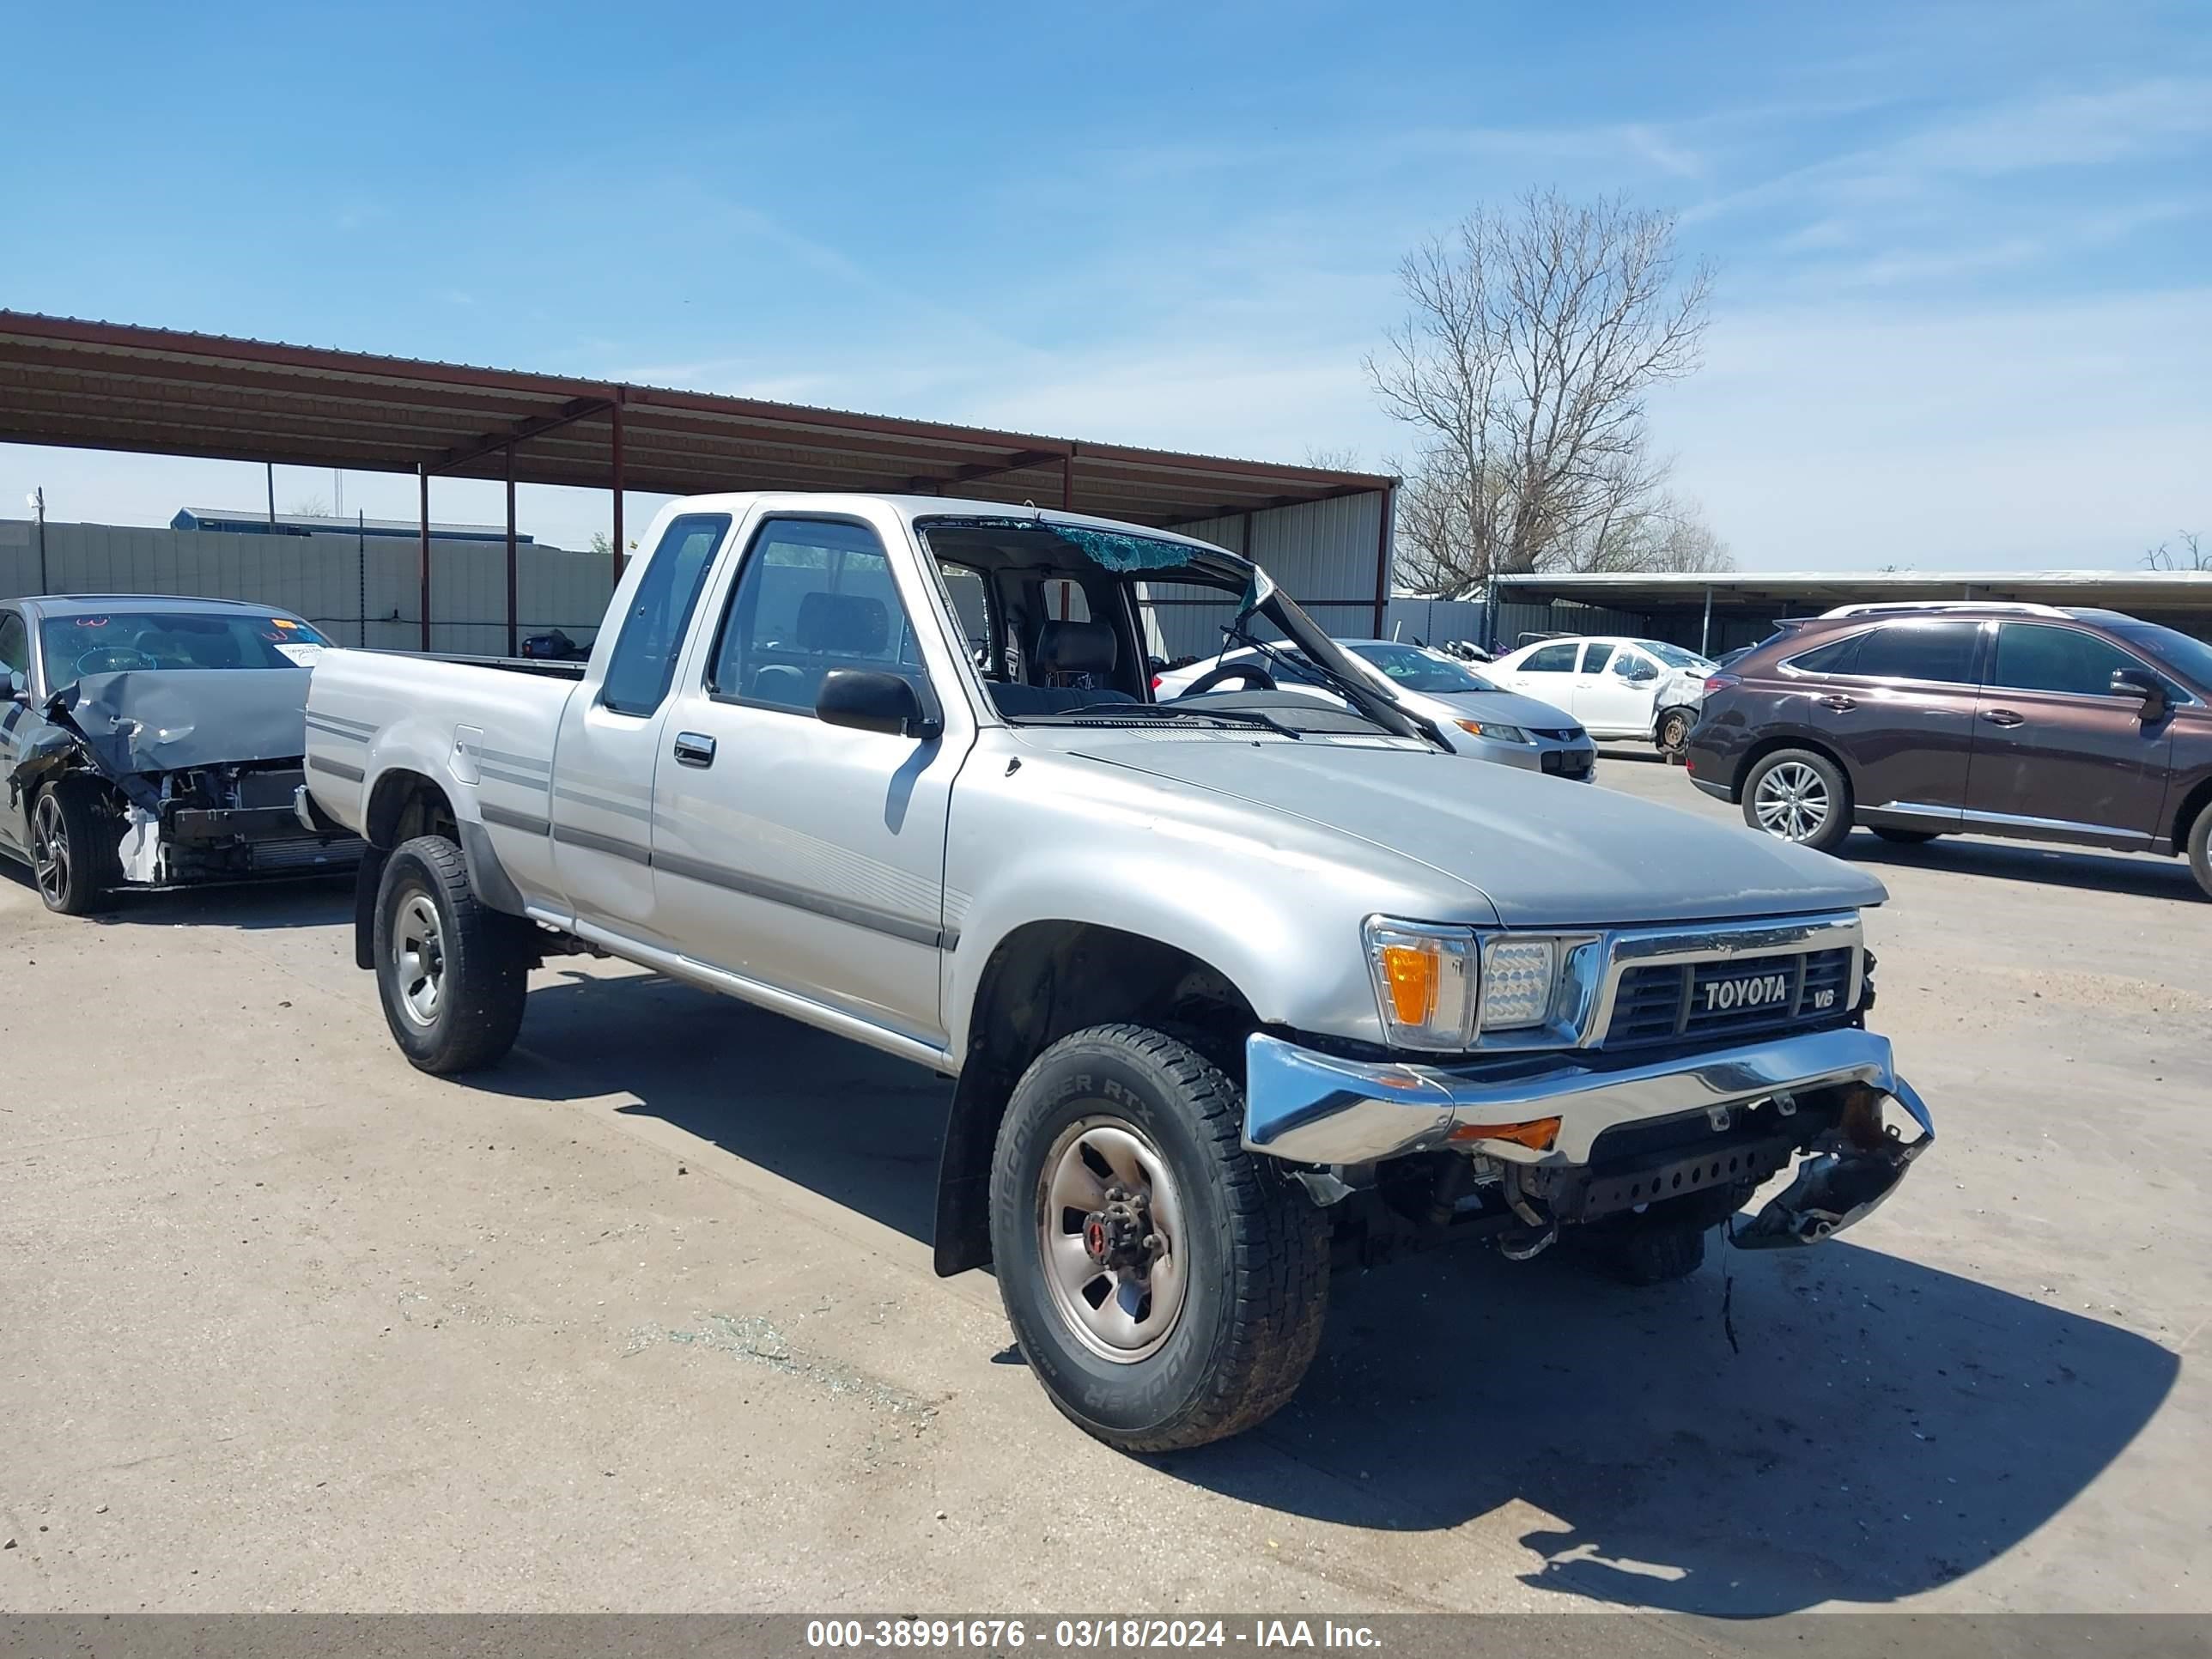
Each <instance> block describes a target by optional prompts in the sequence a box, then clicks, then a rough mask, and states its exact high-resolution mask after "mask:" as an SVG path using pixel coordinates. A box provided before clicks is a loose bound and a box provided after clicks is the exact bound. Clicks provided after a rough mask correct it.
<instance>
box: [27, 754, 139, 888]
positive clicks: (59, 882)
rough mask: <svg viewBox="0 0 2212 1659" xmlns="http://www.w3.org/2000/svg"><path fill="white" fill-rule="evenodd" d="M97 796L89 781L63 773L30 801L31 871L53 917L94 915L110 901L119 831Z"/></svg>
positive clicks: (117, 870)
mask: <svg viewBox="0 0 2212 1659" xmlns="http://www.w3.org/2000/svg"><path fill="white" fill-rule="evenodd" d="M101 797H102V792H101V790H100V786H99V785H98V784H96V783H94V781H92V780H91V779H89V778H83V777H64V778H57V779H56V780H55V781H53V782H52V783H51V784H48V785H47V786H46V787H45V788H44V789H41V790H40V792H39V794H38V798H37V799H35V800H33V802H32V803H31V873H32V874H33V876H34V877H36V878H37V879H38V884H39V896H40V898H41V899H42V900H44V901H45V902H46V908H47V909H49V910H52V911H53V912H54V913H55V914H56V915H64V916H89V915H96V914H97V913H99V912H100V911H102V910H105V909H106V908H108V907H109V906H110V905H111V904H112V903H113V902H115V888H116V884H118V882H120V881H121V880H122V879H123V866H122V861H121V859H120V856H119V854H118V848H119V847H120V845H121V842H122V839H123V829H122V826H121V824H120V823H118V821H117V820H116V819H115V818H113V817H110V816H109V815H108V814H107V813H106V812H105V811H103V810H102V808H103V806H104V805H105V802H104V801H103V799H102V798H101Z"/></svg>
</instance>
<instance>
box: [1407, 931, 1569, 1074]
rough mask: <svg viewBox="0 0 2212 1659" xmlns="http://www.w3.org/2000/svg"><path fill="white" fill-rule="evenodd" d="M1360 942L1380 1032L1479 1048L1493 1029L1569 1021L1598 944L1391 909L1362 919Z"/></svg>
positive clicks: (1419, 1043)
mask: <svg viewBox="0 0 2212 1659" xmlns="http://www.w3.org/2000/svg"><path fill="white" fill-rule="evenodd" d="M1366 941H1367V966H1368V970H1369V972H1370V974H1371V975H1373V976H1374V980H1375V1002H1376V1008H1377V1009H1378V1011H1379V1012H1381V1014H1382V1017H1383V1035H1384V1036H1386V1037H1387V1038H1388V1039H1389V1042H1391V1043H1393V1044H1395V1045H1396V1046H1398V1047H1401V1048H1426V1049H1438V1050H1444V1051H1448V1052H1458V1051H1460V1050H1463V1049H1468V1048H1478V1047H1480V1046H1481V1040H1482V1038H1483V1036H1485V1035H1486V1034H1489V1033H1492V1032H1498V1033H1503V1032H1510V1031H1528V1030H1535V1029H1536V1028H1538V1027H1548V1026H1552V1025H1554V1024H1559V1023H1561V1022H1563V1021H1564V1022H1567V1023H1569V1024H1571V1022H1572V1021H1573V1020H1574V1019H1575V1018H1577V1010H1578V1009H1579V1008H1580V1007H1581V1006H1582V1004H1583V1000H1585V998H1584V997H1583V995H1582V994H1581V993H1582V992H1586V991H1587V990H1588V988H1589V987H1588V983H1587V981H1589V976H1590V970H1591V963H1590V959H1589V952H1590V951H1592V950H1594V949H1595V946H1596V944H1597V940H1596V939H1595V936H1594V935H1590V934H1583V933H1574V934H1565V933H1562V934H1528V933H1496V934H1491V935H1488V936H1485V935H1484V934H1481V933H1477V932H1476V931H1475V930H1474V928H1472V927H1442V926H1431V925H1430V924H1428V923H1425V922H1418V921H1395V920H1394V919H1393V918H1391V917H1389V916H1370V917H1368V919H1367V922H1366ZM1578 987H1579V990H1578ZM1509 1046H1510V1045H1509Z"/></svg>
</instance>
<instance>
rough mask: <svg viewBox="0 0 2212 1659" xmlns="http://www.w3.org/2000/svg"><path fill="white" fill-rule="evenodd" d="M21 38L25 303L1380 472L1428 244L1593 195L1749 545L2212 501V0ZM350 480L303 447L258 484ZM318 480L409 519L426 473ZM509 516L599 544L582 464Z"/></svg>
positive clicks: (14, 190) (243, 473) (226, 476)
mask: <svg viewBox="0 0 2212 1659" xmlns="http://www.w3.org/2000/svg"><path fill="white" fill-rule="evenodd" d="M8 38H9V46H8V56H9V58H10V60H11V61H12V63H13V64H15V66H16V71H15V72H11V75H10V77H9V82H10V84H9V94H8V100H7V119H6V126H5V130H4V131H5V137H0V191H4V195H0V200H4V204H5V212H6V222H7V225H8V227H9V229H8V232H7V234H6V237H5V239H4V240H3V241H0V247H4V248H5V250H6V251H5V252H4V255H0V304H4V305H7V306H10V307H18V308H22V309H28V310H36V311H46V312H58V313H67V314H71V315H76V316H84V317H100V318H106V319H114V320H122V321H130V322H137V323H149V324H159V325H170V326H175V327H183V328H192V329H207V330H214V331H222V332H229V333H238V334H247V335H255V336H259V337H267V338H275V339H282V340H288V341H295V342H301V343H314V344H331V345H340V346H346V347H354V348H361V349H374V350H380V351H390V352H395V353H400V354H404V355H409V356H426V357H437V358H445V359H450V360H458V361H463V362H484V363H493V364H498V365H501V366H506V367H513V368H538V369H547V370H555V371H568V372H574V373H578V374H594V375H608V376H620V377H624V378H629V379H633V380H647V381H653V382H659V383H664V384H672V385H678V386H690V387H698V388H704V389H708V390H717V391H732V392H750V393H753V394H756V395H761V396H768V397H777V398H793V399H797V400H801V401H805V402H811V403H821V404H836V405H839V406H842V407H848V408H857V409H866V410H877V411H881V412H886V413H892V414H900V415H910V416H924V417H931V418H939V419H948V420H963V421H972V422H981V423H989V424H1000V425H1007V426H1013V427H1018V428H1024V429H1029V430H1039V431H1044V432H1048V433H1053V434H1058V435H1069V436H1074V437H1089V438H1093V439H1100V440H1114V441H1126V442H1135V443H1153V444H1162V445H1168V446H1172V447H1184V448H1194V449H1203V450H1212V451H1220V452H1225V453H1234V454H1245V455H1257V456H1261V457H1267V458H1276V459H1300V458H1301V457H1303V456H1304V454H1305V453H1307V451H1308V450H1309V449H1310V448H1317V447H1327V448H1331V449H1346V448H1349V449H1353V450H1356V451H1357V452H1358V455H1359V457H1360V459H1361V460H1362V461H1363V463H1365V464H1369V465H1380V464H1382V463H1383V460H1384V459H1386V458H1387V457H1389V455H1391V454H1392V453H1395V452H1397V451H1401V450H1402V449H1403V448H1405V447H1406V439H1405V436H1404V435H1403V434H1402V433H1401V431H1400V430H1399V429H1397V428H1393V427H1392V426H1391V425H1390V424H1389V422H1387V421H1385V420H1384V419H1383V417H1382V416H1381V415H1380V414H1379V413H1378V412H1377V410H1376V407H1375V404H1374V400H1373V398H1372V397H1371V395H1370V392H1368V390H1367V388H1366V386H1365V383H1364V378H1363V375H1362V373H1361V368H1360V357H1361V355H1362V353H1363V352H1364V351H1366V350H1367V349H1370V347H1371V346H1372V345H1373V344H1374V343H1376V340H1377V338H1378V337H1379V335H1380V333H1381V331H1382V330H1383V327H1384V326H1385V325H1388V324H1389V322H1391V321H1392V320H1393V319H1395V317H1396V316H1397V315H1398V314H1399V311H1400V305H1399V301H1398V297H1397V295H1396V291H1395V276H1394V267H1395V263H1396V261H1397V259H1398V258H1399V256H1400V255H1401V253H1402V252H1404V251H1405V249H1406V248H1407V247H1408V246H1411V245H1412V244H1413V242H1414V241H1415V240H1418V239H1419V238H1420V237H1421V236H1423V235H1424V234H1427V233H1429V232H1431V231H1433V230H1437V229H1441V228H1445V227H1448V226H1449V224H1450V223H1451V222H1453V221H1454V220H1455V218H1456V217H1458V216H1460V215H1462V214H1463V213H1464V212H1466V211H1467V210H1468V209H1469V208H1470V207H1472V206H1473V205H1474V204H1476V203H1478V202H1483V201H1495V200H1498V199H1501V198H1504V197H1510V195H1512V194H1514V193H1516V192H1517V191H1521V190H1522V189H1525V188H1527V187H1528V186H1531V185H1557V186H1558V187H1559V189H1561V190H1562V191H1565V192H1566V193H1568V194H1570V195H1588V194H1594V193H1596V192H1600V191H1626V192H1627V193H1628V194H1629V195H1630V196H1631V197H1633V198H1634V199H1635V200H1636V201H1637V202H1638V203H1639V204H1644V205H1648V206H1653V207H1661V208H1666V209H1670V210H1675V211H1677V212H1679V213H1680V216H1681V241H1682V246H1683V250H1684V252H1685V253H1686V254H1687V255H1689V256H1691V257H1692V258H1709V259H1711V261H1712V262H1713V264H1715V265H1716V266H1717V270H1718V285H1717V290H1716V294H1715V297H1714V302H1713V326H1712V330H1711V335H1710V337H1709V339H1708V346H1707V361H1706V366H1705V368H1704V370H1703V371H1702V372H1701V373H1700V374H1699V375H1698V376H1697V377H1696V378H1695V379H1694V380H1692V381H1690V382H1689V383H1687V384H1686V385H1684V386H1680V387H1677V388H1674V389H1671V390H1669V391H1668V392H1665V393H1664V394H1663V395H1662V396H1661V397H1660V398H1657V399H1656V401H1655V404H1654V411H1653V413H1654V423H1655V436H1656V441H1657V443H1658V445H1659V447H1661V448H1662V450H1664V451H1666V452H1668V453H1671V454H1673V455H1674V457H1675V458H1676V461H1677V481H1678V484H1679V486H1680V488H1681V489H1682V490H1683V491H1684V492H1685V493H1686V494H1688V495H1692V496H1693V497H1695V498H1696V499H1697V500H1699V501H1700V502H1701V503H1702V505H1703V507H1704V508H1705V512H1706V513H1707V515H1708V516H1709V517H1710V518H1711V520H1712V521H1713V523H1714V524H1715V526H1717V528H1718V529H1719V531H1720V532H1721V533H1722V534H1723V536H1724V537H1725V538H1727V540H1728V541H1729V544H1731V546H1732V547H1733V549H1734V550H1735V554H1736V556H1737V557H1738V559H1739V561H1740V562H1741V563H1742V564H1743V565H1745V566H1746V567H1747V568H1792V567H1796V568H1804V567H1820V568H1832V567H1852V566H1860V567H1863V566H1876V565H1881V564H1887V563H1899V564H1909V565H1914V566H1917V567H1918V568H1923V569H1930V568H1954V567H2015V568H2034V567H2041V566H2047V565H2093V564H2130V563H2133V562H2135V561H2136V559H2137V557H2138V556H2140V553H2141V550H2142V548H2143V547H2144V546H2145V545H2146V544H2149V543H2151V542H2154V541H2157V540H2160V538H2166V537H2169V536H2171V535H2172V534H2173V533H2174V532H2176V531H2178V530H2180V529H2184V528H2201V529H2204V530H2208V531H2212V270H2208V268H2207V266H2208V262H2207V255H2208V253H2212V4H2208V3H2207V0H2187V3H2172V4H2158V3H2130V0H2101V3H2096V4H2076V3H2070V0H2067V3H2059V0H2048V3H2045V0H2014V3H2008V4H2002V5H1991V6H1983V5H1946V4H1941V3H1917V4H1911V3H1908V4H1886V3H1881V0H1868V3H1859V4H1852V5H1849V6H1835V7H1816V6H1811V5H1802V6H1801V5H1790V4H1784V5H1774V4H1752V5H1742V6H1733V5H1715V6H1705V7H1699V8H1692V7H1688V6H1666V7H1657V6H1650V5H1648V4H1645V5H1637V4H1616V3H1611V0H1589V3H1583V4H1581V5H1577V6H1573V7H1544V6H1517V7H1504V6H1478V5H1474V4H1450V3H1431V0H1419V3H1406V4H1401V5H1398V6H1393V7H1386V8H1379V9H1378V8H1374V7H1356V6H1348V5H1347V6H1339V5H1334V4H1320V3H1301V0H1282V3H1276V4H1271V5H1264V6H1262V5H1250V6H1246V5H1230V6H1191V5H1164V4H1129V5H1121V6H1113V7H1108V6H1097V5H1091V6H1076V7H1060V8H1054V7H1036V6H1025V7H1019V8H1014V7H1005V8H1001V7H996V6H983V5H974V4H971V5H968V6H964V7H961V8H957V9H953V8H928V7H918V6H912V5H905V6H882V5H875V4H864V3H850V4H847V5H844V6H841V7H779V8H775V9H761V10H754V9H750V8H746V7H726V6H701V7H697V8H684V7H653V6H643V5H628V6H620V7H616V6H607V5H604V4H601V5H597V6H589V7H568V6H557V5H538V6H532V7H521V6H509V5H503V4H479V5H476V6H473V7H469V8H465V9H464V8H455V7H447V6H439V7H435V8H419V9H418V8H410V7H397V6H384V7H379V8H376V9H374V10H370V9H345V8H341V7H337V6H331V7H283V8H277V7H268V8H261V7H251V6H216V7H210V8H191V7H173V6H160V7H152V6H149V7H125V6H104V7H90V6H82V7H51V6H49V7H36V8H33V7H30V6H27V5H25V6H18V7H16V8H15V9H14V15H12V17H11V20H10V22H9V31H8ZM25 66H34V69H35V72H27V71H26V67H25ZM33 483H43V484H44V486H45V487H46V490H47V494H48V497H49V500H50V502H51V504H52V506H51V511H52V513H53V514H54V516H56V517H58V518H65V519H93V520H108V521H112V522H159V521H162V520H166V519H167V516H168V514H169V513H171V512H172V511H173V510H174V508H175V507H177V506H178V505H180V504H182V503H183V502H184V501H186V500H191V501H209V502H210V503H215V504H228V503H233V502H237V503H248V504H250V503H252V502H253V501H257V500H258V499H259V495H260V490H261V481H260V477H259V474H258V469H249V468H245V467H237V466H226V465H222V464H220V463H208V462H187V461H176V460H163V459H153V458H143V457H128V456H95V455H89V454H82V453H76V454H72V453H63V452H55V451H45V450H29V449H23V448H11V447H6V446H0V504H4V510H7V511H9V512H13V511H16V510H18V509H17V508H16V507H15V503H16V502H17V501H21V497H22V494H23V491H24V490H25V489H27V488H28V487H30V486H31V485H32V484H33ZM331 494H332V489H331V480H330V478H329V476H328V475H327V474H321V475H318V474H314V473H310V472H305V471H298V472H295V471H287V470H280V472H279V483H278V495H279V505H280V506H289V505H290V504H292V503H293V502H294V501H298V500H301V499H304V498H306V497H308V496H320V497H322V498H323V499H324V500H325V501H328V500H329V499H330V498H331ZM648 499H649V498H644V497H640V498H639V499H638V505H637V506H634V507H633V513H634V515H635V513H638V512H639V511H640V509H641V507H642V506H643V504H644V503H645V502H646V501H647V500H648ZM345 505H346V507H347V508H348V509H349V511H350V510H351V509H353V508H354V507H357V506H358V507H363V508H365V509H367V510H368V511H370V512H371V513H375V512H379V511H387V512H392V513H405V514H411V513H412V511H413V486H412V483H411V480H405V479H399V478H391V477H381V478H380V477H373V476H371V475H364V474H349V475H348V477H347V479H346V481H345ZM435 511H436V512H437V513H438V514H439V516H441V517H461V516H470V515H481V516H485V517H495V516H496V513H497V507H496V505H495V496H494V495H493V494H492V493H491V492H490V491H489V489H488V488H487V489H485V490H484V491H483V492H482V494H481V499H479V495H478V492H477V491H476V490H475V489H473V487H471V486H468V485H465V484H451V485H446V486H441V489H440V492H439V495H438V498H437V500H436V501H435ZM524 513H525V518H526V523H527V527H530V528H532V529H535V530H537V531H538V532H539V533H540V534H542V535H544V536H545V537H547V538H550V539H554V540H559V541H562V542H566V543H568V544H581V542H582V541H583V540H584V538H586V536H588V534H589V533H590V531H591V530H592V528H593V527H595V526H602V525H604V523H605V500H604V497H594V496H592V495H588V494H585V493H581V492H562V491H550V490H549V491H540V490H532V491H528V492H526V500H525V506H524ZM635 521H636V520H635V517H634V519H633V522H635Z"/></svg>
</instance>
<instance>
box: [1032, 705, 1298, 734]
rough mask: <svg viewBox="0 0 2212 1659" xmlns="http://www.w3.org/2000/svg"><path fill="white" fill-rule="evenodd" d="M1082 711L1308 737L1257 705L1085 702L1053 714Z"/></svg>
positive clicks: (1065, 717)
mask: <svg viewBox="0 0 2212 1659" xmlns="http://www.w3.org/2000/svg"><path fill="white" fill-rule="evenodd" d="M1083 714H1088V715H1091V717H1093V718H1094V719H1099V720H1103V719H1106V718H1108V717H1109V716H1110V717H1114V718H1117V719H1118V718H1121V717H1123V716H1126V715H1131V714H1133V715H1135V716H1137V717H1138V718H1139V719H1146V718H1150V719H1153V720H1219V721H1221V722H1222V723H1223V724H1224V725H1227V726H1259V727H1261V729H1263V730H1265V731H1268V732H1280V733H1282V735H1283V736H1285V737H1286V738H1293V739H1296V740H1299V741H1303V740H1304V737H1305V733H1304V732H1300V731H1298V730H1297V728H1296V727H1294V726H1285V725H1284V724H1283V723H1282V721H1280V720H1277V719H1276V718H1275V717H1274V716H1273V715H1272V714H1261V712H1260V711H1259V710H1258V709H1256V708H1176V706H1175V705H1174V704H1173V703H1168V702H1086V703H1083V704H1081V705H1079V707H1077V708H1066V709H1062V710H1061V711H1060V713H1059V714H1054V715H1053V716H1052V717H1051V718H1053V719H1054V720H1072V719H1073V718H1075V717H1077V716H1078V715H1083Z"/></svg>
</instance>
